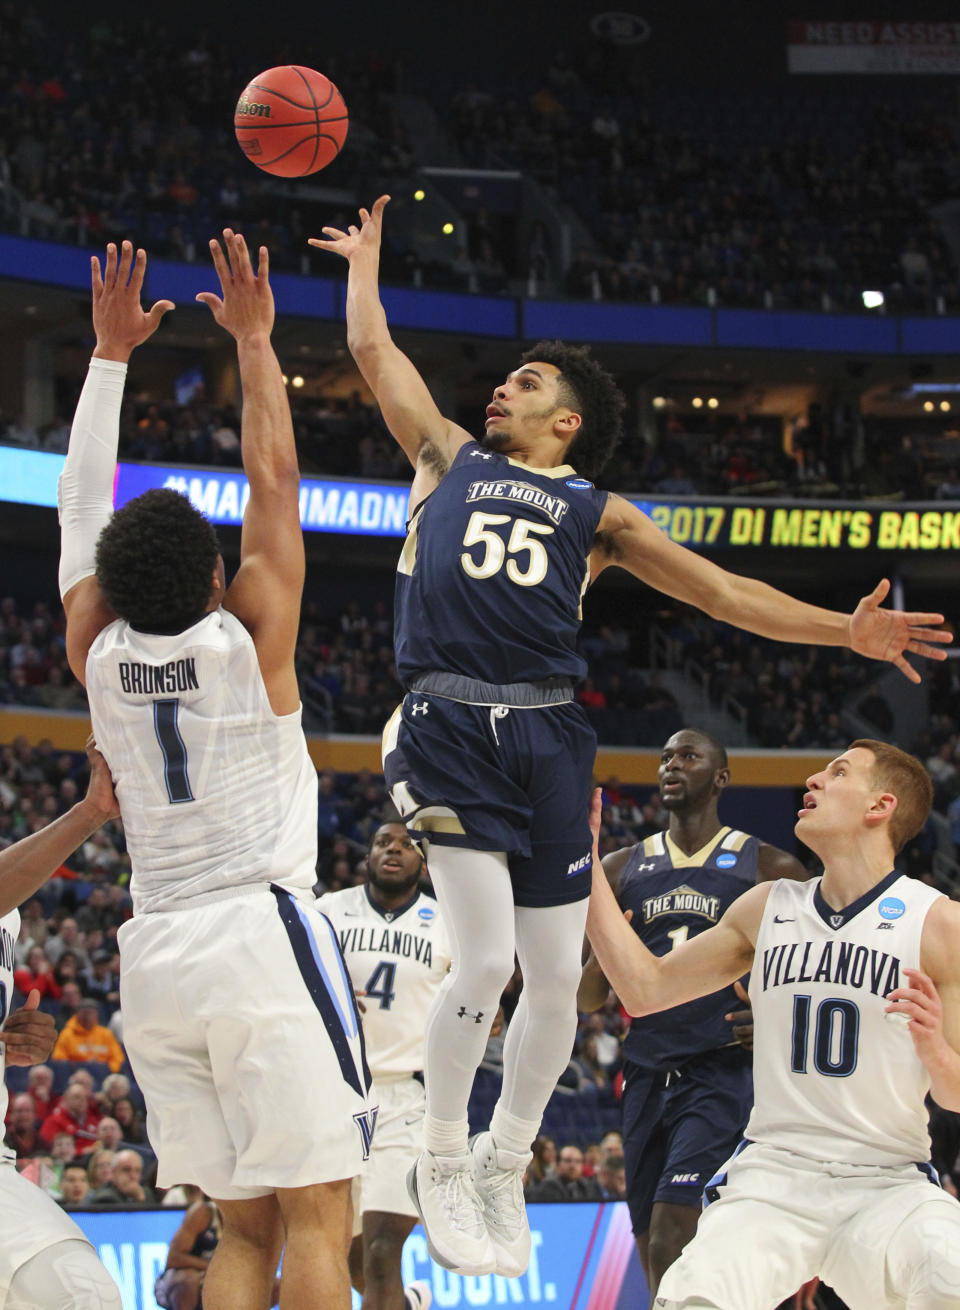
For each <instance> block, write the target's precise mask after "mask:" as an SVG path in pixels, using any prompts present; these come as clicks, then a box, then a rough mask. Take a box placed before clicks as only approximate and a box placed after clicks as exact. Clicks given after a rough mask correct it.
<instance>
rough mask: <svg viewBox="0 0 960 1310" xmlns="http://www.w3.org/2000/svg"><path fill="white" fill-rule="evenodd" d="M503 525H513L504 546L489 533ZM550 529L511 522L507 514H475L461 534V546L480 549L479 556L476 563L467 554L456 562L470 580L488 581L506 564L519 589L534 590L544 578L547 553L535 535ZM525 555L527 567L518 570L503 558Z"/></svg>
mask: <svg viewBox="0 0 960 1310" xmlns="http://www.w3.org/2000/svg"><path fill="white" fill-rule="evenodd" d="M504 523H513V527H512V528H511V530H510V537H509V539H508V540H507V542H506V544H504V541H503V538H502V537H501V536H500V534H499V532H492V531H491V530H490V529H491V528H493V527H497V526H501V525H503V524H504ZM552 532H553V528H552V527H550V525H549V524H548V523H531V522H530V520H529V519H511V518H510V515H509V514H481V513H480V512H479V511H477V512H475V513H473V514H471V515H470V521H469V522H468V523H467V530H466V532H465V533H464V534H463V544H464V545H465V546H483V556H482V558H481V559H480V561H479V562H477V561H476V560H475V559H474V557H473V556H472V555H471V554H470V553H469V552H468V551H464V552H463V554H462V555H461V556H460V563H461V564H462V565H463V567H464V569H465V570H466V572H467V573H468V574H469V575H470V577H471V578H492V577H493V576H494V574H495V573H499V571H500V570H501V569H502V568H503V564H504V560H505V559H506V564H507V570H506V571H507V577H508V578H509V579H510V581H511V582H515V583H517V585H518V586H520V587H535V586H537V584H538V583H540V582H542V581H543V580H544V578H545V577H546V576H547V564H548V560H547V552H546V548H545V547H544V545H543V543H542V542H540V541H538V540H537V538H536V536H535V535H531V534H535V533H539V534H540V535H541V536H544V537H546V536H549V535H550V534H551V533H552ZM524 552H526V554H527V567H526V569H521V568H520V567H519V566H518V564H517V561H516V560H515V559H512V558H511V559H507V556H508V555H509V556H514V555H520V554H523V553H524Z"/></svg>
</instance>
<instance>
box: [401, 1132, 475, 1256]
mask: <svg viewBox="0 0 960 1310" xmlns="http://www.w3.org/2000/svg"><path fill="white" fill-rule="evenodd" d="M407 1191H408V1192H409V1193H410V1199H411V1201H412V1202H413V1204H414V1205H415V1206H416V1209H417V1213H418V1214H419V1215H420V1218H421V1219H422V1220H423V1227H424V1230H425V1232H426V1235H427V1250H428V1251H429V1252H430V1254H431V1255H432V1256H433V1258H434V1260H436V1262H437V1264H440V1265H443V1267H444V1268H445V1269H450V1270H452V1271H453V1272H454V1273H455V1274H492V1273H493V1270H494V1266H495V1265H496V1263H497V1260H496V1256H495V1255H494V1250H493V1243H492V1242H491V1240H490V1236H489V1234H488V1232H487V1226H486V1223H485V1222H484V1214H483V1206H482V1205H481V1203H480V1198H479V1197H478V1196H477V1191H476V1187H475V1186H474V1182H473V1160H472V1159H471V1157H470V1156H469V1155H461V1156H453V1157H451V1156H444V1155H432V1154H431V1153H430V1152H429V1151H423V1152H422V1153H421V1155H420V1158H419V1159H418V1160H417V1163H416V1164H415V1165H413V1167H412V1168H411V1169H410V1172H409V1173H408V1174H407Z"/></svg>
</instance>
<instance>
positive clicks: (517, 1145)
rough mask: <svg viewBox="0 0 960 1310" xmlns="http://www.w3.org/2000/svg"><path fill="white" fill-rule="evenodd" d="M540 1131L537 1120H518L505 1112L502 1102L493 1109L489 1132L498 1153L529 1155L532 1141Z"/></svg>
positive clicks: (513, 1115)
mask: <svg viewBox="0 0 960 1310" xmlns="http://www.w3.org/2000/svg"><path fill="white" fill-rule="evenodd" d="M539 1131H540V1120H539V1119H518V1118H517V1116H516V1115H515V1114H511V1113H510V1111H509V1110H506V1109H505V1108H504V1106H503V1103H502V1101H498V1102H497V1104H496V1105H495V1106H494V1107H493V1114H492V1116H491V1118H490V1132H491V1134H492V1136H493V1144H494V1146H495V1147H496V1148H497V1150H498V1151H512V1152H513V1153H514V1155H529V1154H530V1147H531V1146H532V1144H533V1139H534V1138H535V1137H536V1135H537V1133H538V1132H539Z"/></svg>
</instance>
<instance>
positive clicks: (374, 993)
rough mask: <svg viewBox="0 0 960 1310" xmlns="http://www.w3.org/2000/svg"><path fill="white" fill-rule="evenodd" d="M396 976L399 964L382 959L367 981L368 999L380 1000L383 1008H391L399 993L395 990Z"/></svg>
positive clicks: (365, 988)
mask: <svg viewBox="0 0 960 1310" xmlns="http://www.w3.org/2000/svg"><path fill="white" fill-rule="evenodd" d="M396 976H397V966H396V965H395V964H392V963H391V962H390V961H389V960H381V961H380V963H379V964H378V965H377V967H376V968H375V969H374V971H373V973H372V974H371V975H370V977H369V978H368V979H367V981H366V985H365V986H364V989H363V994H364V996H365V997H366V998H367V1000H368V1001H369V1000H374V1001H379V1002H380V1009H381V1010H389V1009H390V1006H391V1005H392V1004H393V998H394V997H395V996H396V994H397V993H396V991H395V990H394V981H395V979H396Z"/></svg>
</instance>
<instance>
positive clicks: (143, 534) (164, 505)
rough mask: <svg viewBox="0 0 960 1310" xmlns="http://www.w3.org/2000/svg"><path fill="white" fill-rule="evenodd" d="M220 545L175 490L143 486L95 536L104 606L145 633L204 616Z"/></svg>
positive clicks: (178, 626)
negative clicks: (138, 494) (139, 493)
mask: <svg viewBox="0 0 960 1310" xmlns="http://www.w3.org/2000/svg"><path fill="white" fill-rule="evenodd" d="M219 554H220V546H219V543H218V542H217V534H216V532H215V531H214V530H213V525H212V524H211V523H210V522H209V520H208V519H206V518H204V516H203V515H202V514H201V513H200V511H199V510H198V509H195V508H194V507H193V505H191V504H190V501H189V500H188V499H187V497H186V496H181V495H180V493H179V492H178V491H168V490H165V489H158V490H154V491H145V492H144V493H143V495H142V496H137V497H136V498H135V499H134V500H131V501H129V502H128V503H127V504H126V505H124V506H123V508H122V509H118V510H117V512H116V513H115V514H114V516H113V518H111V520H110V522H109V523H108V524H107V526H106V527H105V528H104V529H103V531H102V532H101V533H100V539H99V541H98V542H97V561H96V562H97V581H98V582H99V583H100V587H101V589H102V591H103V594H104V596H105V597H106V600H107V603H108V604H109V605H110V606H111V608H112V609H113V610H114V611H115V612H116V613H117V614H119V615H120V617H121V618H122V619H126V620H127V622H128V623H129V624H131V626H132V627H134V628H138V629H142V630H143V631H145V632H163V633H175V632H183V631H184V629H185V628H189V627H190V626H191V624H193V623H196V622H197V620H198V619H200V618H201V617H202V616H203V613H204V611H205V610H206V608H207V602H208V601H209V599H210V587H211V579H212V577H213V571H214V569H215V568H216V566H217V556H218V555H219Z"/></svg>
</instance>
